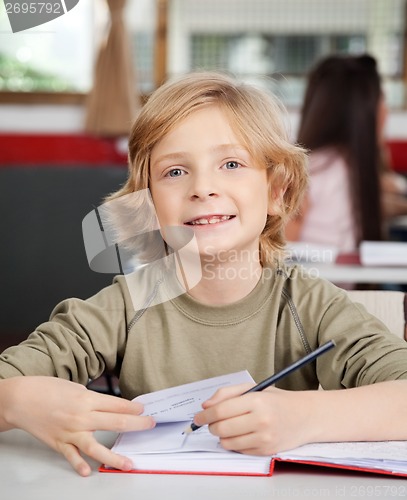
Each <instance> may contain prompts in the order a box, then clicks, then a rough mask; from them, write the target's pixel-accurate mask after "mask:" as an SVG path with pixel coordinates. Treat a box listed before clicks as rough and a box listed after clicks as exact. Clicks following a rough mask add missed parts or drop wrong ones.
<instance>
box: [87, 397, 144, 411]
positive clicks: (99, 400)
mask: <svg viewBox="0 0 407 500" xmlns="http://www.w3.org/2000/svg"><path fill="white" fill-rule="evenodd" d="M90 392H91V391H90ZM92 406H93V409H95V410H100V411H110V412H112V413H130V414H133V415H140V414H141V413H143V411H144V406H143V405H142V404H141V403H139V402H137V401H129V400H127V399H123V398H120V397H117V396H110V395H108V394H99V393H97V392H92Z"/></svg>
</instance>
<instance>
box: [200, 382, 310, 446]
mask: <svg viewBox="0 0 407 500" xmlns="http://www.w3.org/2000/svg"><path fill="white" fill-rule="evenodd" d="M248 389H250V385H247V384H244V385H237V386H233V387H227V388H223V389H220V390H218V391H217V392H216V393H215V394H214V395H213V396H212V397H211V398H210V399H208V400H207V401H205V402H204V403H203V405H202V407H203V408H204V410H203V411H202V412H200V413H197V414H196V415H195V418H194V422H195V423H196V424H197V425H206V424H208V425H209V430H210V432H211V433H212V434H214V435H215V436H219V438H220V442H221V445H222V446H223V448H225V449H227V450H234V451H239V452H241V453H246V454H250V455H271V454H273V453H277V452H279V451H282V450H286V449H290V448H293V447H295V446H299V445H300V444H304V443H305V442H307V437H306V436H305V431H304V429H307V428H309V424H308V422H307V421H306V420H307V417H308V414H309V412H308V411H307V407H308V406H309V405H308V404H304V403H305V402H304V399H305V398H304V394H305V393H304V392H300V391H283V390H280V389H276V388H269V389H266V390H264V391H261V392H251V393H249V394H245V395H242V393H243V392H245V391H247V390H248ZM310 392H311V391H308V393H310Z"/></svg>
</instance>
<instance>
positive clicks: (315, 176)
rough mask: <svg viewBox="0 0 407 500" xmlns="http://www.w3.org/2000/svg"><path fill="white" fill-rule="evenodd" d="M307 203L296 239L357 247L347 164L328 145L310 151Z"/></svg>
mask: <svg viewBox="0 0 407 500" xmlns="http://www.w3.org/2000/svg"><path fill="white" fill-rule="evenodd" d="M309 173H310V186H309V193H308V194H309V207H308V211H307V213H306V214H305V216H304V222H303V226H302V229H301V235H300V241H303V242H307V243H318V244H321V245H330V246H334V247H336V248H337V249H338V250H339V252H340V253H349V252H352V251H354V250H355V249H356V248H357V242H356V230H355V222H354V216H353V208H352V202H351V196H350V185H349V174H348V165H347V164H346V162H345V160H344V159H343V157H341V156H339V155H338V153H337V152H336V151H335V150H333V149H331V148H326V149H325V148H324V149H319V150H317V151H314V152H312V153H311V154H310V160H309Z"/></svg>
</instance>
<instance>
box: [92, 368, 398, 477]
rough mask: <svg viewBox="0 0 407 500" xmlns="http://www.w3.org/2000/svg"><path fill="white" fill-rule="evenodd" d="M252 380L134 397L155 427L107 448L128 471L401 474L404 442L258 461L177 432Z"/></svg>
mask: <svg viewBox="0 0 407 500" xmlns="http://www.w3.org/2000/svg"><path fill="white" fill-rule="evenodd" d="M252 381H253V380H252V378H251V377H250V375H249V374H248V372H238V373H233V374H230V375H226V376H221V377H215V378H211V379H207V380H202V381H199V382H195V383H192V384H186V385H182V386H177V387H174V388H171V389H164V390H163V391H157V392H154V393H150V394H145V395H143V396H139V397H138V398H136V400H137V401H140V402H142V403H143V404H144V407H145V410H144V414H145V415H153V416H154V418H155V419H156V421H157V425H156V427H155V428H154V429H152V430H148V431H141V432H127V433H122V434H119V436H118V438H117V440H116V442H115V444H114V445H113V450H114V451H115V452H116V453H119V454H121V455H124V456H127V457H129V458H130V459H131V460H132V461H133V464H134V469H133V470H132V471H130V472H131V473H167V474H214V475H222V474H226V475H254V476H257V475H271V474H272V473H273V469H274V465H275V462H277V461H280V462H296V463H307V464H314V465H323V466H327V467H339V468H346V469H356V470H364V471H371V472H377V473H384V474H391V475H402V476H407V441H390V442H372V443H364V442H363V443H362V442H358V443H315V444H309V445H304V446H301V447H299V448H296V449H293V450H290V451H286V452H283V453H278V454H276V455H273V456H271V457H270V456H266V457H264V456H250V455H243V454H240V453H235V452H231V451H226V450H224V449H223V448H222V447H221V446H220V444H219V441H218V438H216V437H215V436H213V435H212V434H210V432H209V431H208V428H207V427H206V426H205V427H202V428H200V429H198V430H197V431H195V432H193V433H190V434H183V431H184V430H185V429H186V428H187V426H188V424H189V423H190V422H191V420H192V418H193V415H194V414H195V413H196V412H198V411H199V410H200V409H201V404H202V402H203V401H204V400H205V399H207V398H209V397H210V396H211V395H212V394H213V393H214V392H215V390H216V389H217V388H220V387H225V386H227V385H232V384H239V383H243V382H252ZM99 470H100V471H101V472H121V471H118V470H116V469H110V468H108V467H103V466H102V467H100V469H99Z"/></svg>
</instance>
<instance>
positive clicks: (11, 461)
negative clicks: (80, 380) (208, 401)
mask: <svg viewBox="0 0 407 500" xmlns="http://www.w3.org/2000/svg"><path fill="white" fill-rule="evenodd" d="M97 436H98V439H99V441H101V442H103V443H104V444H108V445H111V444H112V443H113V441H114V437H115V436H114V434H112V433H106V432H104V433H97ZM92 465H93V468H94V471H93V473H92V475H91V476H90V477H87V478H82V477H80V476H78V475H77V474H76V473H75V472H74V471H73V470H72V469H71V467H70V465H69V464H68V463H67V462H66V461H65V459H64V458H62V456H60V455H58V454H57V453H56V452H54V451H52V450H50V449H48V448H47V447H46V446H45V445H43V444H42V443H40V442H38V441H37V440H35V439H34V438H33V437H31V436H30V435H28V434H26V433H24V432H22V431H17V430H16V431H9V432H4V433H0V491H1V498H3V499H4V500H15V499H16V500H17V499H18V500H72V499H74V500H93V499H95V500H112V499H115V498H117V499H129V500H130V499H140V500H161V499H162V500H213V499H215V500H228V499H230V500H252V499H256V500H263V499H264V500H266V499H267V500H269V499H271V498H278V499H284V500H290V499H299V498H300V499H309V500H311V499H312V500H316V499H322V500H326V499H330V498H337V499H339V498H345V499H350V498H380V499H392V500H394V499H395V498H407V480H406V479H403V478H397V477H387V476H380V475H371V474H362V473H357V472H350V471H349V472H348V471H334V470H331V469H324V468H316V467H307V466H294V465H288V464H282V465H281V466H280V467H279V468H278V469H277V470H276V471H275V473H274V475H273V476H272V477H219V476H184V475H152V474H151V475H148V474H146V475H140V474H102V473H99V472H97V466H98V464H96V463H93V464H92Z"/></svg>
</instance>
